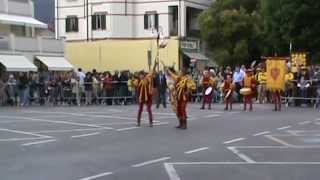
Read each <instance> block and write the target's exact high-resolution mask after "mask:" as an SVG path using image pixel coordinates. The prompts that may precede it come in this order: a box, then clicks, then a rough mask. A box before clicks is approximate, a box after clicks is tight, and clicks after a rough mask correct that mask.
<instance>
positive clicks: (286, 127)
mask: <svg viewBox="0 0 320 180" xmlns="http://www.w3.org/2000/svg"><path fill="white" fill-rule="evenodd" d="M289 128H291V126H284V127H280V128H277V129H278V130H285V129H289Z"/></svg>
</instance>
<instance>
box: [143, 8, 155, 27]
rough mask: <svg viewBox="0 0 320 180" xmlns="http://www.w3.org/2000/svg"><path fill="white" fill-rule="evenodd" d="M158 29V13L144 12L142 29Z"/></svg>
mask: <svg viewBox="0 0 320 180" xmlns="http://www.w3.org/2000/svg"><path fill="white" fill-rule="evenodd" d="M152 28H154V29H158V28H159V15H158V14H157V12H155V11H152V12H146V14H145V15H144V29H152Z"/></svg>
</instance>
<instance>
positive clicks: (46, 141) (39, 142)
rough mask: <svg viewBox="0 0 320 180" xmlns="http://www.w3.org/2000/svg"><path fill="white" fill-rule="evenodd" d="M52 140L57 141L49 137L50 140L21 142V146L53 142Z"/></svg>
mask: <svg viewBox="0 0 320 180" xmlns="http://www.w3.org/2000/svg"><path fill="white" fill-rule="evenodd" d="M54 141H57V140H56V139H50V140H44V141H37V142H31V143H25V144H22V145H21V146H31V145H37V144H44V143H49V142H54Z"/></svg>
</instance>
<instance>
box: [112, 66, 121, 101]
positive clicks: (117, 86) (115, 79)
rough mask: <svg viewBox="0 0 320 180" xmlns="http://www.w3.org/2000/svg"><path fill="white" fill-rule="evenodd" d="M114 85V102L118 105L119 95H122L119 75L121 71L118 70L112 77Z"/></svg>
mask: <svg viewBox="0 0 320 180" xmlns="http://www.w3.org/2000/svg"><path fill="white" fill-rule="evenodd" d="M112 81H113V82H112V85H113V97H114V98H115V99H114V103H115V104H116V105H119V96H120V91H119V90H120V84H119V83H120V77H119V71H116V72H115V73H114V75H113V77H112Z"/></svg>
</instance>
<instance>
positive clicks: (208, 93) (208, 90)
mask: <svg viewBox="0 0 320 180" xmlns="http://www.w3.org/2000/svg"><path fill="white" fill-rule="evenodd" d="M212 90H213V89H212V87H208V88H207V89H206V92H205V95H210V94H211V93H212Z"/></svg>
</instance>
